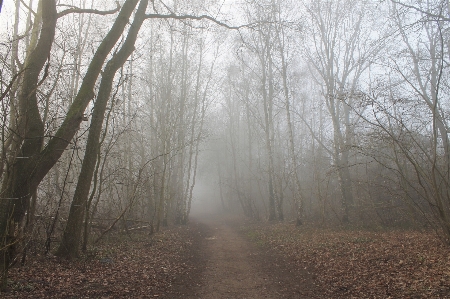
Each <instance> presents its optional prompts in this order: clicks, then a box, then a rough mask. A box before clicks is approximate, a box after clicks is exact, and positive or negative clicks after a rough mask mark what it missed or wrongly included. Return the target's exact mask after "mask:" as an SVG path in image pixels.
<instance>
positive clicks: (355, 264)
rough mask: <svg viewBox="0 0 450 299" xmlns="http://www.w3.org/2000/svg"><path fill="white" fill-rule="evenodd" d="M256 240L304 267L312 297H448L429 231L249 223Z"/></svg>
mask: <svg viewBox="0 0 450 299" xmlns="http://www.w3.org/2000/svg"><path fill="white" fill-rule="evenodd" d="M247 233H248V235H249V236H250V237H251V238H252V239H254V240H255V241H256V242H258V243H259V244H261V245H263V246H267V247H269V248H270V249H271V250H273V251H275V252H277V253H281V254H283V255H285V256H287V257H288V258H289V259H290V260H293V261H294V262H295V264H296V265H297V267H298V268H300V269H307V270H308V271H309V272H311V274H312V275H313V278H314V283H315V284H316V286H318V287H319V289H321V290H323V292H324V293H323V294H317V297H318V298H450V270H449V269H450V259H449V255H448V252H449V248H448V247H446V246H445V245H444V244H443V243H442V242H441V241H440V240H439V239H438V238H437V237H436V235H435V234H433V232H417V231H383V232H370V231H364V230H331V229H308V228H304V227H303V228H295V227H294V226H292V225H288V224H274V225H269V226H262V225H259V226H254V227H252V228H251V229H248V230H247Z"/></svg>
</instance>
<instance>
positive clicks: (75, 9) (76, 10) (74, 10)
mask: <svg viewBox="0 0 450 299" xmlns="http://www.w3.org/2000/svg"><path fill="white" fill-rule="evenodd" d="M116 4H117V7H116V8H115V9H112V10H106V11H102V10H98V9H84V8H78V7H71V8H69V9H66V10H63V11H61V12H59V13H58V16H57V17H58V18H61V17H63V16H65V15H68V14H71V13H93V14H97V15H111V14H115V13H116V12H118V11H119V10H120V4H119V2H116Z"/></svg>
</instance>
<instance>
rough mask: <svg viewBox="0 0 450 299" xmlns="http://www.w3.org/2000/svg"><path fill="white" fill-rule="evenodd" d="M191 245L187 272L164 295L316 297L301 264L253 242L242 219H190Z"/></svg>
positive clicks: (202, 298) (308, 276) (209, 297)
mask: <svg viewBox="0 0 450 299" xmlns="http://www.w3.org/2000/svg"><path fill="white" fill-rule="evenodd" d="M191 225H193V226H195V227H196V231H197V232H198V233H197V236H196V238H194V239H195V243H196V246H194V247H193V250H192V256H191V258H190V260H189V263H190V268H191V269H193V271H191V272H190V273H187V274H185V275H182V276H180V277H179V278H178V279H177V280H176V281H175V282H174V284H173V287H172V289H171V291H170V292H169V293H168V294H167V295H166V296H165V298H180V299H181V298H199V299H213V298H214V299H221V298H227V299H229V298H277V299H279V298H317V296H316V295H317V288H316V287H315V286H314V283H313V279H312V277H311V275H310V274H309V273H308V272H307V271H306V270H305V269H299V268H296V267H294V266H293V265H292V264H291V263H290V262H289V261H288V260H286V259H285V258H284V257H283V256H281V255H280V254H278V253H276V252H275V251H273V250H271V249H269V248H266V247H264V246H263V245H261V244H258V243H255V242H252V241H250V240H249V238H248V236H246V235H245V232H244V230H241V225H242V222H240V221H233V220H230V219H229V218H228V219H226V218H220V217H219V216H218V217H209V218H201V219H194V220H193V221H192V223H191Z"/></svg>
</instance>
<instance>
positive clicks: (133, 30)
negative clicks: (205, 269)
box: [57, 0, 148, 258]
mask: <svg viewBox="0 0 450 299" xmlns="http://www.w3.org/2000/svg"><path fill="white" fill-rule="evenodd" d="M147 4H148V0H142V1H141V2H140V4H139V8H138V10H137V12H136V15H135V18H134V21H133V24H132V25H131V26H130V30H129V32H128V36H127V38H126V40H125V42H124V44H123V45H122V47H121V49H120V50H119V52H117V53H116V54H114V56H113V57H112V58H111V60H110V61H108V63H107V64H106V67H105V70H104V71H103V76H102V80H101V84H100V88H99V92H98V96H97V100H96V101H95V105H94V111H93V113H92V120H91V125H90V128H89V134H88V139H87V143H86V152H85V154H84V159H83V163H82V166H81V171H80V174H79V177H78V184H77V187H76V189H75V194H74V196H73V200H72V204H71V206H70V211H69V218H68V219H67V225H66V228H65V230H64V234H63V238H62V241H61V244H60V246H59V248H58V251H57V255H58V256H61V257H65V258H75V257H77V256H78V254H79V247H80V243H81V233H82V228H83V226H82V223H83V218H84V211H85V209H86V203H87V199H88V195H89V190H90V188H91V182H92V176H93V174H94V170H95V164H96V161H97V152H98V151H99V139H100V133H101V131H102V126H103V120H104V116H105V111H106V106H107V104H108V100H109V96H110V94H111V90H112V83H113V80H114V76H115V74H116V72H117V70H118V69H119V68H120V67H122V65H123V64H124V63H125V62H126V60H127V58H128V57H129V56H130V55H131V53H132V52H133V50H134V43H135V41H136V38H137V34H138V32H139V29H140V27H141V25H142V23H143V21H144V20H145V10H146V8H147Z"/></svg>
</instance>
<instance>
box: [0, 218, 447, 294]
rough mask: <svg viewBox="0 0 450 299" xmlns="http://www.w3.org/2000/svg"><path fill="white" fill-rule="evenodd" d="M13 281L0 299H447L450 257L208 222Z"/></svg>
mask: <svg viewBox="0 0 450 299" xmlns="http://www.w3.org/2000/svg"><path fill="white" fill-rule="evenodd" d="M9 281H10V285H9V290H8V292H5V293H1V294H0V297H1V298H167V299H181V298H192V299H193V298H199V299H201V298H204V299H209V298H214V299H216V298H217V299H221V298H248V299H250V298H255V299H258V298H299V299H301V298H450V251H449V248H448V247H446V246H445V245H443V244H442V242H440V241H439V239H438V238H437V237H436V236H435V235H434V234H433V233H432V232H417V231H405V230H402V231H399V230H395V231H385V230H383V231H367V230H355V229H342V228H341V229H337V228H336V229H323V228H322V229H318V228H309V227H300V228H296V227H295V226H293V225H292V224H289V223H270V224H268V223H262V222H261V223H250V222H245V221H242V220H236V219H232V218H223V217H209V218H201V219H200V218H198V219H194V220H192V221H191V223H190V224H189V225H187V226H179V227H171V228H167V229H163V230H162V231H161V232H159V233H157V234H154V235H151V236H150V235H148V233H147V232H145V231H135V232H133V233H131V234H127V235H121V236H119V235H111V236H110V237H109V239H105V240H104V243H103V244H101V245H99V246H98V247H97V248H96V249H95V250H91V251H90V252H89V253H88V254H86V255H85V256H83V257H82V258H80V259H79V260H77V261H70V262H69V261H65V260H61V259H58V258H55V257H52V256H42V255H30V256H29V258H28V262H27V263H26V265H25V266H20V267H19V266H15V267H13V268H12V269H11V271H10V277H9Z"/></svg>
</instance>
